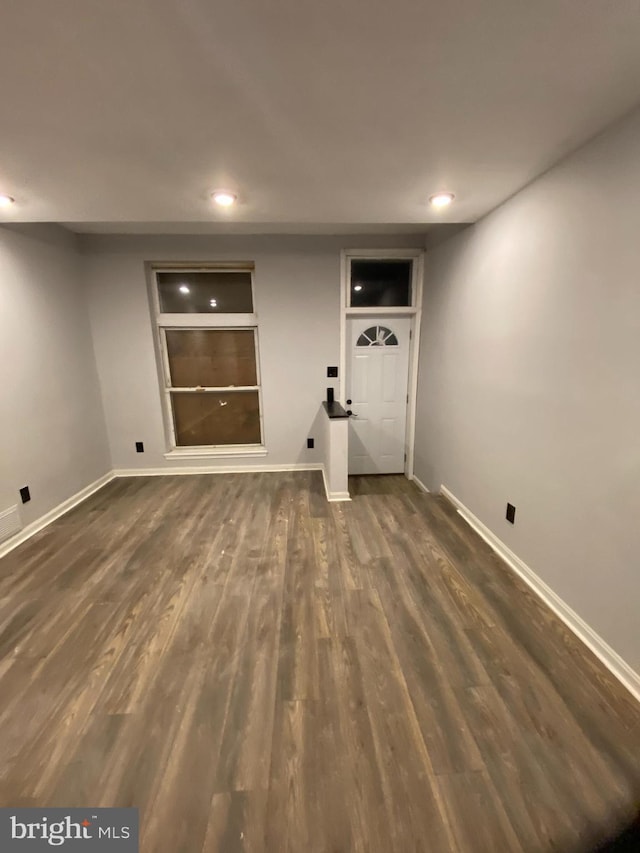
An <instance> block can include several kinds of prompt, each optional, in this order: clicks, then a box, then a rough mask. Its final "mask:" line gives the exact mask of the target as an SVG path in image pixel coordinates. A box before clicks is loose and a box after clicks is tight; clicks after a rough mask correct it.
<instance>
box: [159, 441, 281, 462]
mask: <svg viewBox="0 0 640 853" xmlns="http://www.w3.org/2000/svg"><path fill="white" fill-rule="evenodd" d="M267 453H268V450H267V448H266V447H265V446H264V445H263V444H260V445H258V446H256V447H251V446H250V445H246V444H234V445H231V444H230V445H228V446H226V447H224V446H222V445H219V446H218V447H176V448H174V449H173V450H168V451H167V452H166V453H163V456H164V458H165V459H169V460H172V459H182V460H185V459H224V458H225V457H233V458H236V457H238V456H266V455H267Z"/></svg>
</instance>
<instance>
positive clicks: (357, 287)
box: [353, 284, 362, 291]
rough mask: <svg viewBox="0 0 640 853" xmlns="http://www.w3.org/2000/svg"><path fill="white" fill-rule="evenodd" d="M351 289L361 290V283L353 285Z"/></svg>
mask: <svg viewBox="0 0 640 853" xmlns="http://www.w3.org/2000/svg"><path fill="white" fill-rule="evenodd" d="M353 289H354V290H357V291H360V290H362V285H361V284H356V286H355V287H354V288H353Z"/></svg>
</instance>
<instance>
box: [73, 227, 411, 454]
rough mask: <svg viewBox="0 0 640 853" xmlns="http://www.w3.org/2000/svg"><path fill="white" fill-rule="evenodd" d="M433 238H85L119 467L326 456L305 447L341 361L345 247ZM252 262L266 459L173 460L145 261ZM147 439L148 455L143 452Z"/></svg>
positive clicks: (104, 388)
mask: <svg viewBox="0 0 640 853" xmlns="http://www.w3.org/2000/svg"><path fill="white" fill-rule="evenodd" d="M423 240H424V238H423V237H422V236H416V237H413V238H412V237H407V236H403V237H399V236H386V237H385V236H376V237H375V238H374V237H371V236H367V237H358V236H348V235H347V236H341V237H320V236H319V237H302V236H300V237H293V236H274V237H272V236H253V237H248V236H242V237H240V236H224V237H222V236H212V237H194V236H186V237H180V236H162V237H158V236H156V237H132V236H112V237H109V236H94V237H86V238H85V239H84V240H83V244H82V251H83V253H84V273H85V278H86V280H87V284H88V287H89V299H90V311H91V322H92V328H93V335H94V344H95V349H96V356H97V360H98V371H99V374H100V382H101V387H102V394H103V400H104V408H105V413H106V421H107V430H108V435H109V443H110V448H111V456H112V460H113V465H114V467H115V468H162V469H165V470H171V469H172V468H175V467H180V468H184V467H186V466H189V467H193V466H202V465H203V464H206V465H207V466H209V465H210V466H213V467H215V466H222V467H224V466H228V465H234V466H237V465H250V466H253V465H256V464H260V465H262V464H264V465H291V464H309V463H318V462H319V461H320V459H321V456H320V454H319V452H318V448H317V447H316V448H315V449H314V450H307V447H306V440H307V438H308V437H314V438H317V436H315V435H314V432H313V429H314V422H315V421H316V417H317V414H318V407H319V404H320V402H321V401H322V400H323V399H324V398H325V395H326V388H327V386H329V385H333V387H334V388H335V389H336V397H338V396H339V385H338V384H337V383H336V380H333V379H332V380H329V379H327V376H326V368H327V366H329V365H337V364H338V357H339V310H340V250H341V249H342V248H368V247H387V248H388V247H401V248H406V247H420V245H421V244H422V243H423ZM225 260H235V261H254V262H255V265H256V272H255V302H256V305H255V307H256V310H257V314H258V322H259V332H258V334H259V346H260V362H261V371H262V392H263V413H264V433H265V435H264V439H265V445H266V447H267V450H268V455H267V456H266V457H265V458H259V459H255V458H246V457H245V458H242V457H239V458H237V459H228V458H223V459H220V460H219V461H216V460H206V461H203V460H193V461H185V460H183V459H181V460H179V461H175V460H166V459H165V458H164V455H163V454H164V453H165V451H166V449H167V448H166V438H165V432H164V427H163V419H162V403H161V396H160V391H159V384H158V375H157V367H156V356H155V350H154V338H153V335H154V332H153V327H152V322H151V318H150V309H149V302H148V295H147V284H146V279H145V271H144V264H145V262H147V261H157V262H160V261H168V262H171V261H174V262H176V261H214V262H215V261H225ZM136 441H143V442H144V444H145V453H144V454H139V453H136V452H135V442H136Z"/></svg>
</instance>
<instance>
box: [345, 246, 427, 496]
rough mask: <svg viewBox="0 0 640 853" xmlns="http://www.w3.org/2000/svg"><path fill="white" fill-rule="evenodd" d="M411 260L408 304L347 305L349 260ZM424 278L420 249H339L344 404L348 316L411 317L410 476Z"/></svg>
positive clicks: (408, 475)
mask: <svg viewBox="0 0 640 853" xmlns="http://www.w3.org/2000/svg"><path fill="white" fill-rule="evenodd" d="M387 258H392V259H394V260H407V261H408V260H412V261H413V267H412V280H411V305H410V306H404V307H396V308H393V307H389V306H386V305H385V306H380V305H379V306H377V307H374V308H351V307H350V306H349V293H350V287H349V285H350V275H349V273H350V269H351V261H352V260H361V259H377V260H381V261H382V260H385V259H387ZM423 281H424V250H423V249H344V250H343V251H342V252H341V253H340V363H339V370H338V375H339V376H340V377H341V378H340V394H339V397H338V399H339V401H340V403H341V404H342V405H343V406H345V405H346V389H347V317H354V316H359V317H372V318H373V317H380V318H382V317H400V316H402V317H406V316H410V317H411V320H412V322H411V339H410V341H409V376H408V382H407V388H408V395H409V400H408V402H407V423H406V430H405V447H406V458H405V462H404V474H405V477H406V478H407V479H408V480H413V462H414V448H415V435H416V402H417V396H418V357H419V353H420V327H421V323H422V286H423Z"/></svg>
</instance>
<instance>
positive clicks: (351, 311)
mask: <svg viewBox="0 0 640 853" xmlns="http://www.w3.org/2000/svg"><path fill="white" fill-rule="evenodd" d="M407 260H416V259H415V258H407ZM344 310H345V314H347V315H348V316H355V317H362V316H364V317H368V316H369V315H371V316H372V317H379V316H380V314H385V315H390V316H402V315H406V314H415V313H416V307H415V305H396V306H395V307H394V306H393V305H374V306H372V307H367V308H345V309H344Z"/></svg>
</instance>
